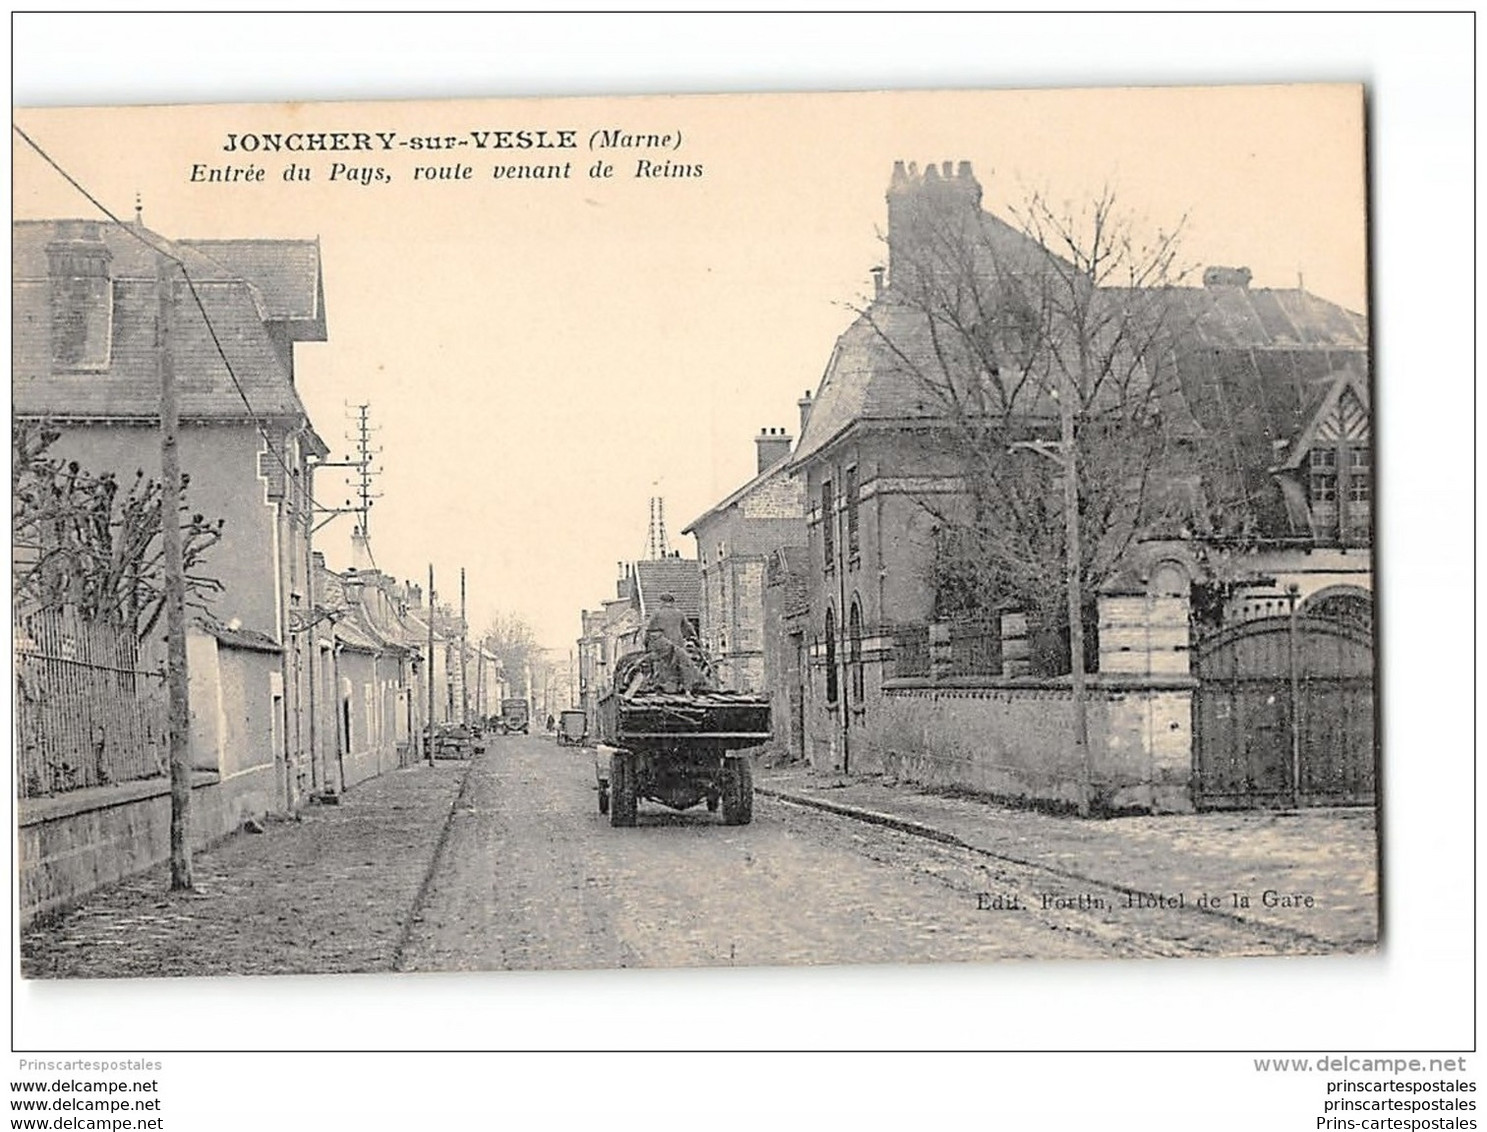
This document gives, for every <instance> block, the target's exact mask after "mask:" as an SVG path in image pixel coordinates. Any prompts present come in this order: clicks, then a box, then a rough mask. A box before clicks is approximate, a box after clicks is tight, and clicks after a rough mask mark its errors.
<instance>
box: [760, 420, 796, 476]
mask: <svg viewBox="0 0 1487 1132" xmlns="http://www.w3.org/2000/svg"><path fill="white" fill-rule="evenodd" d="M754 445H755V447H756V448H757V449H758V456H759V472H758V474H760V475H763V474H764V473H765V472H766V471H768V470H769V469H770V468H772V467H774V466H775V465H776V464H778V463H779V462H780V461H781V460H784V459H786V458H787V457H788V456H789V455H790V449H791V448H793V447H794V446H795V438H794V437H793V436H791V435H790V434H789V433H788V432H786V431H785V430H784V429H782V428H761V429H760V430H759V435H758V436H756V437H754Z"/></svg>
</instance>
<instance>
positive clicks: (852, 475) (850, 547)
mask: <svg viewBox="0 0 1487 1132" xmlns="http://www.w3.org/2000/svg"><path fill="white" fill-rule="evenodd" d="M842 492H843V495H844V496H845V500H844V502H845V503H846V507H847V557H848V558H853V559H855V558H856V557H857V550H858V538H857V469H856V468H848V469H847V479H846V482H845V483H844V484H843V485H842Z"/></svg>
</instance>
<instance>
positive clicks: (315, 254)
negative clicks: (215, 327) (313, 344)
mask: <svg viewBox="0 0 1487 1132" xmlns="http://www.w3.org/2000/svg"><path fill="white" fill-rule="evenodd" d="M178 243H179V245H180V246H181V247H184V248H192V249H195V250H196V251H199V252H202V253H203V254H204V255H206V256H208V257H210V258H211V259H213V260H216V261H217V262H218V263H220V264H222V265H223V266H224V267H225V268H226V269H227V270H228V271H229V272H230V273H231V274H233V275H235V276H238V277H240V278H242V279H246V280H247V281H248V282H249V283H250V284H252V286H253V288H254V290H255V291H256V293H257V294H258V296H259V299H260V305H261V307H262V310H263V313H264V317H265V318H266V319H268V320H269V321H272V322H291V323H296V324H300V323H303V324H306V327H307V329H310V328H314V327H318V328H319V331H320V336H321V337H322V338H323V337H324V334H325V293H324V289H323V285H322V282H321V276H320V241H319V240H180V241H178Z"/></svg>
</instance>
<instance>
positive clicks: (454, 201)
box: [14, 84, 1366, 648]
mask: <svg viewBox="0 0 1487 1132" xmlns="http://www.w3.org/2000/svg"><path fill="white" fill-rule="evenodd" d="M1362 112H1363V103H1362V93H1361V90H1360V88H1359V87H1357V86H1350V85H1344V84H1340V85H1333V86H1311V87H1299V86H1291V87H1264V86H1259V87H1255V86H1252V87H1228V88H1208V89H1183V88H1148V89H1113V90H1100V89H1085V90H1070V91H1057V90H1053V91H1023V92H1017V91H1012V92H961V93H955V92H891V93H872V92H869V93H852V94H829V93H813V94H798V95H783V94H762V95H717V96H676V97H661V98H646V97H629V98H574V99H537V100H494V101H490V100H480V101H460V100H456V101H427V102H402V103H394V102H372V103H369V102H362V103H322V104H305V103H298V104H293V105H287V106H286V105H272V104H269V105H263V104H260V105H236V106H234V105H228V106H221V105H215V106H176V107H160V106H152V107H127V108H114V109H49V110H18V111H17V112H16V120H17V122H18V123H19V124H21V125H22V127H23V128H24V129H25V130H26V131H27V132H28V134H30V136H31V137H33V138H34V139H35V140H36V141H37V143H38V144H40V145H41V146H42V147H43V148H44V149H45V150H46V151H47V152H48V153H49V154H50V155H51V156H52V157H53V159H54V160H55V161H56V162H57V163H58V164H59V165H61V166H62V167H63V168H64V169H66V170H67V171H68V172H69V173H70V174H71V175H72V176H73V177H74V178H75V179H77V180H78V181H79V182H80V183H81V184H82V185H84V186H85V187H86V188H87V189H88V190H89V192H91V193H92V194H93V195H94V196H96V197H97V198H98V199H99V200H100V201H102V202H103V203H105V204H106V205H107V206H108V207H109V208H110V209H111V210H112V211H114V212H115V213H116V214H118V215H120V216H128V215H130V214H131V212H132V209H133V207H134V203H135V199H136V194H137V195H138V197H139V199H140V201H141V202H142V207H143V215H144V219H145V222H146V224H147V225H148V226H149V227H151V228H153V229H154V230H156V231H158V232H160V233H161V234H162V235H166V236H169V237H173V238H187V237H198V238H200V237H221V238H232V237H243V238H249V237H271V236H274V237H294V238H316V239H318V240H319V241H320V245H321V256H322V262H323V271H324V280H325V296H326V311H327V322H328V326H329V335H328V341H327V342H325V343H314V344H302V345H300V346H299V347H298V348H297V382H298V386H299V389H300V392H301V396H302V398H303V400H304V402H305V404H306V406H307V408H308V409H309V411H310V414H311V418H312V420H313V422H314V423H315V426H316V428H317V429H318V431H319V432H320V434H321V435H322V437H323V438H324V439H325V440H326V441H327V443H329V444H330V445H331V446H332V449H333V456H335V457H341V456H343V455H344V454H345V453H346V452H347V451H348V442H347V440H346V437H347V436H348V435H349V433H350V428H351V425H350V409H349V406H353V405H358V404H362V403H366V404H369V405H370V410H369V415H370V418H371V420H372V422H373V427H374V428H375V429H376V430H377V432H376V435H375V443H376V445H377V446H378V447H379V448H380V449H381V452H380V455H379V456H378V458H377V461H378V463H379V465H380V466H381V467H382V468H383V469H384V471H383V472H382V474H381V475H380V476H379V477H378V479H377V482H376V484H375V490H377V491H379V492H380V493H381V498H379V499H377V500H376V501H375V503H374V506H373V510H372V512H371V519H370V523H369V527H370V531H371V539H372V548H373V552H374V555H375V557H376V561H377V564H378V565H379V566H381V567H382V568H383V569H385V570H387V571H388V572H390V573H392V574H394V575H396V576H398V577H400V578H411V579H423V578H425V577H426V574H427V568H428V565H429V564H432V565H433V566H434V569H435V575H436V578H435V586H436V589H438V590H439V591H440V593H441V595H442V596H443V597H445V598H446V599H454V598H456V597H457V592H458V590H457V586H458V580H457V579H458V572H459V570H460V569H461V568H464V569H465V570H466V574H467V588H468V594H469V602H470V611H471V620H472V622H473V623H474V624H475V625H476V626H479V625H482V624H485V623H487V622H488V621H489V619H490V617H491V616H492V615H493V614H494V613H495V612H496V611H497V610H505V611H510V612H515V613H518V614H519V615H521V616H523V617H524V618H525V619H527V620H528V621H529V622H530V623H531V624H532V625H533V626H534V628H535V629H536V631H537V634H538V637H539V639H540V640H542V641H543V642H544V643H545V644H547V645H548V646H550V647H556V648H562V647H564V646H571V644H572V642H573V640H574V638H576V637H577V635H578V630H579V611H580V610H581V609H582V608H585V607H588V608H593V607H596V606H597V605H598V604H599V602H600V601H602V600H603V599H604V598H606V597H608V596H612V594H613V583H614V578H615V576H616V573H617V567H616V563H617V562H618V561H620V560H625V559H633V558H637V557H641V556H643V555H644V553H645V548H646V540H647V533H648V529H647V528H648V515H649V500H650V497H651V496H659V497H660V498H662V499H663V500H664V505H665V518H666V528H667V534H668V537H669V542H670V545H671V546H672V547H673V548H675V549H678V550H680V551H681V552H682V553H683V555H684V556H686V557H693V556H695V554H696V549H695V544H694V543H693V541H692V539H691V538H690V536H683V535H682V534H681V531H682V530H683V528H684V527H685V526H686V525H687V523H689V522H690V521H691V520H692V519H694V518H696V517H697V516H698V515H700V514H701V513H703V512H704V511H706V510H707V509H708V508H709V507H710V506H711V505H712V504H713V503H715V502H717V501H718V500H720V499H722V498H723V497H724V496H726V495H727V494H729V493H730V492H731V491H732V490H733V489H734V488H736V487H738V486H739V485H741V484H742V483H744V482H746V481H747V480H748V479H749V478H750V477H751V476H752V475H753V473H754V470H755V463H754V461H755V451H754V444H753V438H754V436H755V435H757V433H758V432H759V431H760V429H762V428H779V427H783V428H786V429H788V430H789V431H790V432H791V434H792V435H793V434H795V433H797V432H798V409H797V401H798V400H799V398H800V397H801V396H802V395H803V394H804V393H805V392H806V391H807V390H812V391H814V389H815V388H816V386H817V383H818V382H819V380H820V378H821V374H822V371H823V369H824V367H825V365H826V362H827V360H828V358H829V357H830V354H831V349H832V344H833V342H834V340H835V338H836V337H837V335H838V334H840V333H841V331H842V330H843V329H845V327H846V326H847V324H848V323H849V322H850V320H851V318H852V307H853V305H854V304H856V303H859V302H860V301H862V299H863V298H864V296H865V294H866V292H867V290H868V289H869V287H870V279H871V276H870V271H871V269H872V268H873V267H874V266H876V265H878V264H880V263H881V262H883V259H884V248H883V245H882V242H881V235H882V232H883V229H884V225H885V222H886V216H885V205H884V192H885V190H886V187H887V183H888V178H889V175H890V172H891V170H892V166H893V162H894V161H895V160H906V161H917V162H919V163H920V164H921V165H923V164H925V163H928V162H940V161H945V160H952V161H956V162H959V161H963V160H968V161H970V162H971V163H972V165H973V167H974V169H975V170H976V173H977V176H978V177H979V179H980V180H981V183H982V185H983V189H984V206H985V207H986V208H988V209H989V210H991V211H995V212H1000V213H1002V214H1003V215H1005V214H1006V209H1007V207H1008V206H1009V205H1015V204H1016V203H1017V202H1018V201H1020V200H1022V199H1024V198H1025V197H1026V195H1027V194H1028V193H1029V192H1031V191H1035V190H1037V191H1045V192H1047V193H1049V194H1051V195H1052V196H1053V198H1054V199H1056V200H1067V201H1069V202H1070V203H1072V204H1077V203H1078V202H1080V201H1083V200H1087V199H1088V198H1090V197H1091V196H1092V195H1094V194H1096V193H1098V192H1099V191H1101V189H1102V188H1103V187H1104V186H1106V185H1109V186H1111V187H1113V188H1114V189H1115V191H1116V193H1117V195H1118V197H1119V199H1120V200H1121V201H1122V202H1123V203H1124V206H1125V208H1126V209H1127V210H1128V211H1129V212H1130V213H1131V214H1132V216H1133V217H1134V218H1135V222H1136V223H1137V225H1138V226H1140V225H1146V226H1150V227H1168V228H1170V227H1171V226H1172V225H1174V224H1176V223H1178V222H1179V221H1180V220H1182V219H1183V218H1184V217H1185V218H1186V229H1185V231H1186V236H1185V239H1184V243H1183V250H1184V253H1185V259H1186V260H1187V261H1188V262H1189V263H1191V264H1194V265H1197V266H1199V267H1201V266H1206V265H1209V264H1228V265H1245V266H1248V267H1250V268H1251V270H1252V271H1253V272H1254V283H1253V285H1254V286H1257V287H1265V286H1279V287H1290V286H1295V285H1296V284H1297V282H1298V279H1299V278H1302V277H1303V276H1304V279H1305V284H1306V286H1307V288H1308V289H1309V290H1311V291H1313V292H1315V293H1317V294H1320V295H1322V296H1324V297H1326V298H1329V299H1332V300H1333V301H1335V302H1338V303H1341V304H1342V305H1344V306H1347V307H1349V308H1350V309H1353V310H1359V311H1361V310H1363V309H1364V306H1365V302H1366V297H1365V296H1366V283H1365V280H1366V265H1365V249H1366V220H1365V203H1364V189H1363V184H1364V182H1363V173H1364V167H1363V134H1362ZM519 130H527V131H536V130H546V131H548V140H549V141H562V140H566V139H563V138H562V137H561V135H560V132H561V131H571V135H572V140H573V141H574V143H575V148H555V149H549V150H539V149H535V148H531V149H523V148H519V146H520V142H521V138H520V136H519V135H515V134H513V136H512V137H511V138H509V139H506V140H508V141H510V142H511V144H512V148H503V149H500V150H495V149H491V148H489V147H490V146H493V145H495V144H498V141H499V140H500V132H501V131H519ZM604 130H621V131H625V132H627V133H632V134H649V135H659V136H663V137H669V138H670V139H672V143H671V147H664V146H663V147H653V148H624V147H611V148H594V147H593V144H592V143H593V142H594V135H595V132H596V131H604ZM321 132H327V133H346V134H350V135H355V134H358V133H360V134H366V135H369V137H370V139H371V140H370V142H369V144H370V145H371V146H372V147H373V149H372V150H371V151H365V150H363V151H360V152H338V153H325V152H318V153H300V154H291V153H285V152H282V151H281V152H276V153H264V152H262V151H261V150H259V151H255V152H246V153H245V152H243V151H242V149H241V148H238V149H236V150H235V151H233V152H227V151H226V148H225V147H227V146H229V145H233V144H235V143H234V142H233V141H232V140H231V137H232V136H233V135H237V136H240V137H241V136H244V135H262V134H281V133H321ZM381 134H392V135H395V137H394V138H393V139H392V146H393V148H392V149H391V150H388V149H384V148H382V146H383V142H382V139H381V138H379V137H378V135H381ZM450 137H454V138H456V139H460V140H467V142H468V144H466V145H464V146H456V147H454V148H451V149H437V150H412V149H409V148H407V147H405V146H403V145H401V144H400V143H401V142H403V141H405V140H409V141H411V140H412V139H428V138H440V139H442V138H450ZM481 140H484V141H485V142H486V145H487V148H484V149H482V148H479V141H481ZM349 144H355V142H354V141H353V142H350V143H349ZM14 160H15V165H14V179H15V188H16V192H15V213H16V215H17V217H47V216H86V215H90V214H93V210H92V208H91V206H90V205H88V203H87V202H86V201H85V200H83V199H81V197H80V196H79V195H78V194H77V192H76V191H75V190H74V189H72V188H71V187H70V186H68V185H67V184H66V183H65V182H64V181H63V180H62V179H61V178H60V177H59V176H58V175H57V174H56V173H55V172H53V171H52V170H50V169H49V168H47V167H46V166H45V165H44V164H43V163H42V161H41V160H40V159H39V158H38V157H37V156H36V155H34V154H33V153H31V152H30V151H29V150H28V149H27V148H26V147H24V146H18V147H17V148H16V152H15V158H14ZM338 161H339V162H341V163H342V164H343V165H344V166H346V167H347V168H348V169H350V170H356V171H364V172H351V173H342V174H340V175H338V176H337V177H335V178H334V179H331V178H330V173H331V172H332V170H333V167H334V165H335V163H336V162H338ZM599 161H603V162H607V163H608V164H609V165H610V166H611V167H612V169H613V174H612V176H610V177H606V178H595V177H592V176H590V175H589V173H590V170H591V168H592V167H593V166H594V165H595V163H596V162H599ZM642 162H649V163H650V164H649V166H647V167H646V168H647V169H655V168H661V169H662V170H663V171H664V170H666V169H667V164H666V163H669V164H670V167H671V168H672V169H674V168H675V167H677V166H687V167H689V168H691V169H695V168H697V167H700V168H701V175H700V176H693V177H671V176H659V177H658V176H638V175H637V172H638V171H639V170H641V168H642ZM290 164H294V165H297V166H299V167H300V168H305V169H308V170H309V171H310V173H311V175H312V177H313V178H314V179H313V180H312V181H310V182H309V183H305V182H301V181H286V180H285V173H286V166H289V165H290ZM563 164H565V165H566V168H567V171H568V174H569V175H568V177H567V178H566V179H530V178H529V179H512V178H511V176H510V175H509V170H510V168H511V167H513V166H515V167H522V168H526V169H527V170H528V171H530V167H532V166H553V165H563ZM460 167H462V168H460ZM497 167H502V168H503V169H505V170H507V171H508V172H507V175H506V176H503V177H500V178H498V177H497V176H496V175H495V173H496V169H497ZM456 168H460V172H461V174H462V175H463V176H464V177H465V178H467V179H449V180H445V179H437V177H436V179H433V180H429V179H425V178H426V175H420V174H418V173H417V170H420V169H432V170H437V171H441V172H444V173H448V172H449V171H451V170H453V169H456ZM234 169H236V170H241V171H244V172H246V173H249V174H252V175H256V173H255V171H256V170H262V173H263V180H262V181H261V182H257V181H254V182H239V183H222V182H221V181H220V180H213V179H212V178H213V177H220V176H224V175H228V176H231V175H234V174H232V173H231V172H227V173H225V174H224V173H218V172H217V171H218V170H225V171H231V170H234ZM378 170H380V174H379V173H378V172H376V171H378ZM236 175H238V176H241V175H242V174H241V173H239V174H236ZM362 177H369V178H374V180H373V181H372V182H371V183H368V184H363V183H361V180H360V178H362ZM381 177H385V178H386V180H382V179H380V178H381ZM348 178H349V179H348ZM316 492H317V496H318V497H319V498H320V500H321V502H322V503H325V504H327V505H336V504H339V503H342V502H344V500H345V499H346V497H347V495H348V494H349V492H348V490H347V489H346V488H345V487H344V486H343V485H342V484H341V483H340V482H339V474H338V473H333V472H329V471H327V472H324V473H322V474H321V475H320V476H319V477H317V481H316ZM351 522H352V520H351V519H350V518H344V519H341V520H337V521H336V522H335V523H333V524H332V525H331V526H329V527H327V528H326V529H325V531H323V532H322V533H321V535H320V536H319V538H318V545H319V546H320V548H322V549H324V550H325V552H326V554H327V558H328V559H329V561H330V563H331V565H333V566H338V565H339V566H343V565H349V564H350V559H349V546H348V542H347V536H348V534H349V531H350V525H351Z"/></svg>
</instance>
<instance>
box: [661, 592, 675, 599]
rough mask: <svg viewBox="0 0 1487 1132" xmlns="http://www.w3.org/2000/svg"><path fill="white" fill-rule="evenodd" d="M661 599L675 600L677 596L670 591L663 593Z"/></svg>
mask: <svg viewBox="0 0 1487 1132" xmlns="http://www.w3.org/2000/svg"><path fill="white" fill-rule="evenodd" d="M661 600H662V601H675V600H676V598H675V596H673V595H672V594H670V593H664V594H662V595H661Z"/></svg>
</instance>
